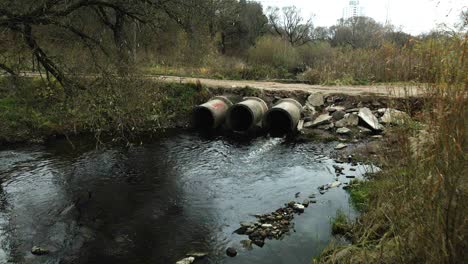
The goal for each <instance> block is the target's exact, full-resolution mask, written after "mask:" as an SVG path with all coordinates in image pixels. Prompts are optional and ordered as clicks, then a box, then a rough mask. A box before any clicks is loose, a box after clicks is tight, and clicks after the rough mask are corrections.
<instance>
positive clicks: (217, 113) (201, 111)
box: [192, 96, 232, 129]
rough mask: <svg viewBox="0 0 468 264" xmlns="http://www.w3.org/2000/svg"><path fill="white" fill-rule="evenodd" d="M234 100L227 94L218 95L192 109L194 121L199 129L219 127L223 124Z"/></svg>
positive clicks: (194, 124)
mask: <svg viewBox="0 0 468 264" xmlns="http://www.w3.org/2000/svg"><path fill="white" fill-rule="evenodd" d="M231 106H232V102H231V101H230V100H229V99H228V98H227V97H225V96H216V97H213V98H211V99H210V100H209V101H208V102H206V103H204V104H202V105H199V106H196V107H195V108H194V109H193V111H192V123H193V126H194V127H195V128H198V129H210V128H217V127H219V126H220V125H222V124H223V122H224V120H225V118H226V114H227V112H228V110H229V108H230V107H231Z"/></svg>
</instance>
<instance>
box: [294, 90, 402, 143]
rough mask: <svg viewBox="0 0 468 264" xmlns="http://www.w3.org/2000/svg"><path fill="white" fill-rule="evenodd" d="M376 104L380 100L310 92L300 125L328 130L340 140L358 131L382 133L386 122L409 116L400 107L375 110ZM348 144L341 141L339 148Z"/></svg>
mask: <svg viewBox="0 0 468 264" xmlns="http://www.w3.org/2000/svg"><path fill="white" fill-rule="evenodd" d="M335 103H337V104H338V105H335ZM345 105H346V106H345ZM375 107H381V104H380V103H379V102H372V103H366V104H364V103H362V102H353V103H349V102H346V100H345V98H343V97H341V96H327V97H325V96H324V95H323V94H320V93H315V94H311V95H310V96H309V97H308V99H307V100H306V103H305V106H304V109H303V119H302V120H303V123H301V124H303V125H301V129H302V128H303V129H305V130H306V131H307V130H313V129H315V130H317V129H318V130H323V131H324V132H326V131H328V133H333V134H336V135H337V136H339V137H340V138H339V139H340V140H342V141H346V140H347V139H349V138H353V137H354V136H356V135H357V134H361V135H375V134H379V133H381V132H382V131H383V130H384V129H385V127H384V125H386V126H388V125H401V124H403V123H404V122H405V121H406V120H408V119H409V118H410V117H409V115H408V114H407V113H405V112H403V111H400V110H396V109H392V108H380V109H377V110H375ZM371 109H374V110H371ZM342 137H344V138H342ZM346 147H347V146H346V144H340V145H338V146H337V147H336V149H337V150H341V149H344V148H346Z"/></svg>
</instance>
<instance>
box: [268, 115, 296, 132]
mask: <svg viewBox="0 0 468 264" xmlns="http://www.w3.org/2000/svg"><path fill="white" fill-rule="evenodd" d="M265 128H266V129H267V130H268V131H269V132H270V135H272V136H283V135H286V134H289V133H291V132H293V131H294V121H293V119H292V117H291V115H290V114H289V113H288V111H286V110H284V109H281V108H272V109H271V110H270V111H269V112H268V113H267V115H266V117H265Z"/></svg>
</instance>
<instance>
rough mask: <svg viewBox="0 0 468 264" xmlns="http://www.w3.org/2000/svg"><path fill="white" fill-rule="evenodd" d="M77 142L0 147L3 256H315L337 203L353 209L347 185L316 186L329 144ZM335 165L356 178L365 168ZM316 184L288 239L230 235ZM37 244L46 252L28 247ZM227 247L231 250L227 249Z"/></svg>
mask: <svg viewBox="0 0 468 264" xmlns="http://www.w3.org/2000/svg"><path fill="white" fill-rule="evenodd" d="M75 147H76V148H75V149H73V148H72V147H71V145H70V144H69V143H68V142H67V141H60V140H59V141H56V142H54V143H49V144H48V145H46V146H30V147H19V148H13V149H6V150H1V151H0V179H1V181H0V182H1V186H0V263H39V264H45V263H47V264H58V263H78V264H81V263H83V264H84V263H113V264H120V263H122V264H123V263H125V264H127V263H141V264H150V263H151V264H154V263H175V262H176V261H177V260H179V259H181V258H183V257H184V256H185V254H186V253H188V252H190V251H202V252H207V253H208V257H206V258H205V259H202V260H199V261H198V262H197V263H260V264H262V263H268V264H275V263H288V264H290V263H292V264H294V263H311V261H312V258H313V257H314V256H316V255H318V254H320V252H321V251H322V249H323V248H324V247H325V246H326V245H327V244H328V243H329V242H330V241H331V239H332V236H331V233H330V219H331V218H332V217H333V216H334V215H335V213H336V211H337V210H338V209H340V210H342V211H343V212H344V213H346V214H347V215H349V216H350V217H355V215H356V212H355V210H354V209H353V208H352V206H351V205H350V203H349V195H348V194H347V193H346V192H345V191H344V190H343V189H342V188H334V189H331V190H329V191H328V192H326V193H325V194H324V195H320V194H318V190H317V187H318V186H320V185H323V184H327V183H330V182H333V181H334V179H335V172H334V169H333V167H332V166H333V165H335V164H336V163H335V161H333V159H331V158H329V157H327V154H328V152H327V150H330V149H332V145H330V143H300V144H299V143H294V142H288V141H285V140H284V139H274V138H264V137H261V138H256V139H250V140H244V141H238V140H232V139H227V138H225V137H215V138H209V139H206V138H203V137H200V136H198V135H196V134H192V133H189V132H180V133H173V132H170V133H167V134H166V135H162V136H161V137H160V139H158V140H155V141H153V142H151V143H147V144H144V145H142V146H137V147H132V148H122V147H110V148H106V149H100V150H97V149H96V148H95V146H94V145H93V144H92V143H91V142H88V141H86V140H82V141H81V142H75ZM339 165H340V166H342V167H345V170H344V173H345V174H346V175H354V176H357V177H361V175H362V174H363V173H365V172H366V171H368V170H370V169H371V168H370V167H368V166H361V165H359V166H355V167H351V165H349V164H339ZM350 168H354V169H356V170H355V171H351V170H350ZM340 181H342V182H348V181H349V179H346V178H345V177H344V176H340ZM298 192H300V194H299V198H295V194H296V193H298ZM313 193H316V194H317V198H316V200H317V203H316V204H311V206H309V208H306V210H305V213H304V214H302V215H298V216H296V218H295V220H294V224H295V232H291V234H290V235H288V236H286V237H285V238H284V239H283V240H267V241H266V244H265V246H264V247H263V248H258V247H256V246H254V248H253V249H252V250H247V249H243V248H242V246H241V245H240V241H241V240H244V239H247V237H246V236H241V235H237V234H233V231H234V230H236V229H237V228H238V227H239V222H241V221H254V220H255V218H254V217H253V216H252V215H253V214H263V213H270V212H272V211H275V210H276V209H277V208H280V207H282V206H283V205H284V204H285V203H287V202H289V201H291V200H297V201H299V202H301V201H302V200H304V199H305V198H307V197H308V196H309V195H310V194H313ZM33 246H41V247H44V248H47V249H49V250H50V251H51V252H50V254H48V255H45V256H35V255H33V254H31V253H30V251H31V248H32V247H33ZM230 246H232V247H235V248H237V250H238V252H239V253H238V256H236V257H234V258H230V257H227V256H226V254H225V250H226V248H227V247H230Z"/></svg>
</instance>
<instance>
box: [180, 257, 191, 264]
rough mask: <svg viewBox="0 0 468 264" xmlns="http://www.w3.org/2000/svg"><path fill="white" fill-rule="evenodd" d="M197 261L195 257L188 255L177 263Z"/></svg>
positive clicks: (189, 263) (185, 263)
mask: <svg viewBox="0 0 468 264" xmlns="http://www.w3.org/2000/svg"><path fill="white" fill-rule="evenodd" d="M194 261H195V258H194V257H187V258H184V259H181V260H179V261H177V262H176V264H191V263H193V262H194Z"/></svg>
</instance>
